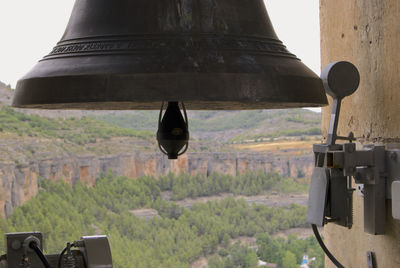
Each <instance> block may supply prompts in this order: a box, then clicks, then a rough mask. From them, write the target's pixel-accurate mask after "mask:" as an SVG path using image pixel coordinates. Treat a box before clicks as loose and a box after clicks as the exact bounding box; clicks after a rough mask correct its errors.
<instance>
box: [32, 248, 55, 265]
mask: <svg viewBox="0 0 400 268" xmlns="http://www.w3.org/2000/svg"><path fill="white" fill-rule="evenodd" d="M29 247H30V248H31V249H33V251H35V253H36V255H38V257H39V259H40V260H41V261H42V263H43V265H44V267H45V268H52V267H51V266H50V263H49V261H48V260H47V258H46V256H44V254H43V252H42V250H41V249H40V248H39V247H38V245H37V244H36V242H34V241H32V242H31V243H29Z"/></svg>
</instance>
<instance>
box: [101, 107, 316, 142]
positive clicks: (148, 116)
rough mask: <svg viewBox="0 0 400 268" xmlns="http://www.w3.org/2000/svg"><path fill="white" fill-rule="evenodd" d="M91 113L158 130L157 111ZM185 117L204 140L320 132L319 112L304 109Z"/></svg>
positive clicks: (110, 120)
mask: <svg viewBox="0 0 400 268" xmlns="http://www.w3.org/2000/svg"><path fill="white" fill-rule="evenodd" d="M93 117H94V118H96V119H98V120H101V121H104V122H107V123H109V124H113V125H116V126H119V127H125V128H131V129H136V130H151V131H153V132H155V131H157V120H158V112H157V111H127V112H113V113H107V114H103V115H94V116H93ZM188 117H189V127H190V132H191V134H192V135H193V136H194V137H196V138H200V139H206V140H217V139H219V140H221V139H222V140H223V141H229V140H243V139H254V138H257V137H277V136H284V135H288V136H302V135H306V136H307V135H318V134H320V133H321V132H320V121H321V115H320V114H319V113H315V112H311V111H308V110H305V109H287V110H245V111H189V112H188ZM221 133H222V134H223V135H222V136H221V135H220V134H221Z"/></svg>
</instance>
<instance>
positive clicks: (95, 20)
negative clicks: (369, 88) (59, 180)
mask: <svg viewBox="0 0 400 268" xmlns="http://www.w3.org/2000/svg"><path fill="white" fill-rule="evenodd" d="M163 101H165V102H177V101H179V102H184V103H185V105H186V107H187V108H188V109H266V108H285V107H303V106H309V107H311V106H321V105H324V104H326V103H327V100H326V96H325V93H324V89H323V86H322V82H321V80H320V78H319V77H318V76H317V75H315V74H314V73H313V72H312V71H310V70H309V69H308V68H307V67H306V66H305V65H304V64H303V63H302V62H301V61H300V60H299V59H297V58H296V56H295V55H293V54H291V53H290V52H289V51H288V50H287V49H286V47H285V46H284V45H283V44H282V42H281V41H279V39H278V38H277V36H276V34H275V32H274V29H273V28H272V25H271V22H270V20H269V17H268V14H267V11H266V9H265V6H264V2H263V0H246V1H244V0H116V1H111V0H76V3H75V7H74V9H73V12H72V15H71V18H70V21H69V24H68V27H67V29H66V31H65V33H64V36H63V37H62V39H61V41H60V42H59V43H58V44H57V46H56V47H55V48H54V49H53V50H52V51H51V52H50V54H49V55H47V56H45V57H44V58H43V59H42V60H41V61H40V62H39V63H38V64H37V65H36V66H35V67H34V68H33V69H32V70H31V71H30V72H29V73H28V74H27V75H26V76H25V77H23V78H22V79H21V80H20V81H19V82H18V84H17V89H16V93H15V97H14V100H13V106H15V107H23V108H46V109H159V108H160V105H161V103H162V102H163Z"/></svg>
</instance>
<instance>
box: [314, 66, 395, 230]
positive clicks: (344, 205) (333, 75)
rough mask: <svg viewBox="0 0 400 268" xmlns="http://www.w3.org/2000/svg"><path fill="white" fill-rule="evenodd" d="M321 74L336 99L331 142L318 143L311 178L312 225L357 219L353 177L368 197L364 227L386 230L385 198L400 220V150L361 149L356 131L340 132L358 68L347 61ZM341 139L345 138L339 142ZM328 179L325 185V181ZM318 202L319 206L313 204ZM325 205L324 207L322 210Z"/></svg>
mask: <svg viewBox="0 0 400 268" xmlns="http://www.w3.org/2000/svg"><path fill="white" fill-rule="evenodd" d="M321 78H322V79H323V81H324V86H325V89H326V91H327V93H328V94H330V95H331V96H332V97H333V106H332V113H331V119H330V125H329V131H328V137H327V142H326V143H324V144H314V148H313V149H314V154H315V172H314V174H313V177H312V179H311V187H310V192H309V206H308V207H309V209H308V216H307V219H308V221H309V222H310V223H313V224H317V225H320V226H321V225H324V224H326V223H328V222H334V223H336V224H339V225H342V226H345V227H348V228H351V227H352V223H353V211H352V210H353V209H352V202H353V200H352V194H353V191H354V190H355V189H353V188H352V186H351V178H354V180H355V182H356V183H357V184H358V186H359V192H361V191H362V194H363V196H364V231H365V232H367V233H370V234H375V235H377V234H384V233H385V225H386V199H391V198H392V215H393V217H394V218H395V219H400V150H393V149H386V148H385V147H384V146H375V145H365V146H363V147H362V149H361V150H357V148H356V144H355V143H353V141H355V138H354V134H353V133H350V134H349V136H348V137H341V136H338V135H337V127H338V122H339V114H340V107H341V101H342V99H343V98H344V97H346V96H349V95H351V94H352V93H354V92H355V91H356V89H357V87H358V84H359V82H360V77H359V74H358V71H357V69H356V67H355V66H354V65H352V64H351V63H348V62H336V63H333V64H330V65H328V66H327V68H325V70H324V71H323V73H322V76H321ZM337 140H347V142H346V143H343V144H336V141H337ZM324 181H326V183H322V182H324ZM314 202H320V204H322V205H319V206H316V205H315V204H313V203H314ZM321 207H322V208H321Z"/></svg>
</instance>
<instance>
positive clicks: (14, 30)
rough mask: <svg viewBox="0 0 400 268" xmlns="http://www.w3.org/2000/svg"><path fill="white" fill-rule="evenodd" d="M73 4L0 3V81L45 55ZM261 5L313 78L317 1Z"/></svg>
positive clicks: (46, 0)
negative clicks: (265, 7)
mask: <svg viewBox="0 0 400 268" xmlns="http://www.w3.org/2000/svg"><path fill="white" fill-rule="evenodd" d="M143 1H145V0H143ZM73 3H74V0H0V81H2V82H4V83H6V84H11V85H12V86H15V84H16V82H17V80H18V79H19V78H20V77H22V76H23V75H24V74H25V73H26V72H28V70H29V69H30V68H32V67H33V66H34V65H35V63H36V62H37V61H38V60H39V59H41V58H42V57H43V56H45V55H46V54H48V53H49V52H50V51H51V49H52V48H53V47H54V46H55V44H56V43H57V42H58V41H59V40H60V38H61V36H62V34H63V32H64V29H65V26H66V24H67V22H68V19H69V15H70V13H71V9H72V6H73ZM265 3H266V6H267V9H268V12H269V15H270V17H271V20H272V22H273V24H274V27H275V31H276V32H277V34H278V36H279V38H280V39H281V40H282V41H283V42H284V44H285V45H286V46H287V47H288V48H289V50H290V51H291V52H292V53H294V54H296V55H297V56H298V57H299V58H300V59H302V60H303V62H304V63H305V64H306V65H307V66H309V67H310V68H311V69H312V70H314V72H316V73H317V74H319V72H320V48H319V0H265Z"/></svg>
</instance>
